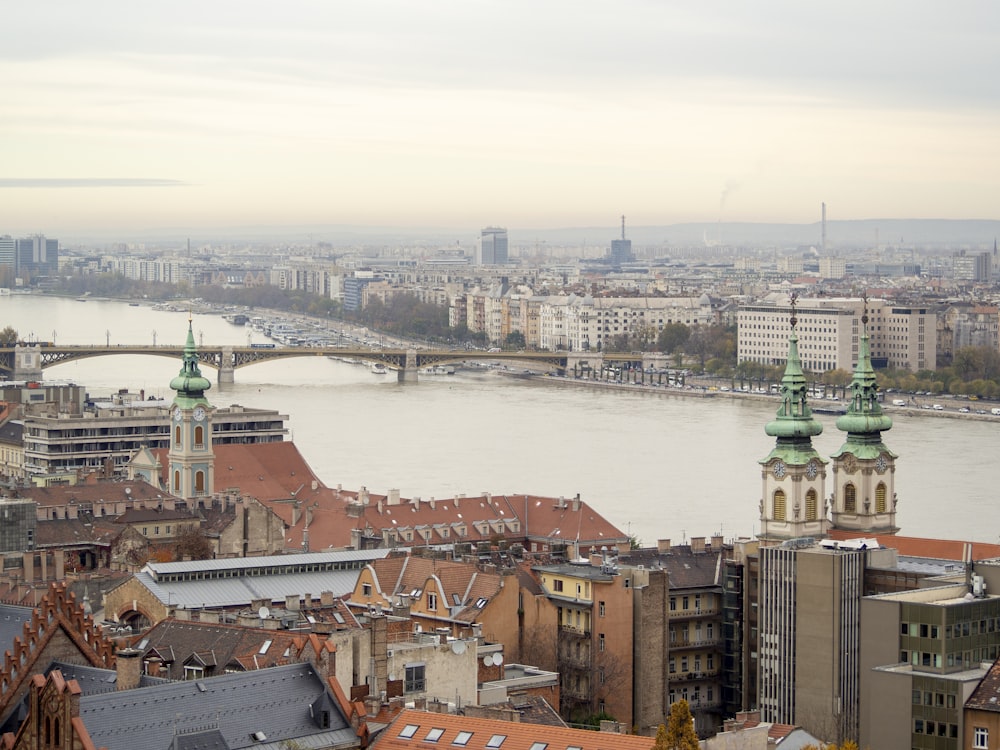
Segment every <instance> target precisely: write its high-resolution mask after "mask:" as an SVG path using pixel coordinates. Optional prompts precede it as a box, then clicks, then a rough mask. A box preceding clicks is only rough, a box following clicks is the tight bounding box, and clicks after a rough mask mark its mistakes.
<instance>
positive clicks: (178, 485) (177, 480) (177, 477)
mask: <svg viewBox="0 0 1000 750" xmlns="http://www.w3.org/2000/svg"><path fill="white" fill-rule="evenodd" d="M180 489H181V473H180V472H179V471H175V472H174V492H179V491H180Z"/></svg>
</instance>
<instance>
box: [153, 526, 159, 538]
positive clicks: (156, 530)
mask: <svg viewBox="0 0 1000 750" xmlns="http://www.w3.org/2000/svg"><path fill="white" fill-rule="evenodd" d="M159 535H160V527H159V526H154V527H153V536H159Z"/></svg>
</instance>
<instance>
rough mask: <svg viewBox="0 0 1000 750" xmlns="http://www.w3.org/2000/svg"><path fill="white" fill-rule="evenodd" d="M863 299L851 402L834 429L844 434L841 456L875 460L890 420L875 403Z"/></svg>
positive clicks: (875, 390) (881, 449) (875, 387)
mask: <svg viewBox="0 0 1000 750" xmlns="http://www.w3.org/2000/svg"><path fill="white" fill-rule="evenodd" d="M863 299H864V303H865V309H864V313H863V314H862V316H861V324H862V326H863V327H862V331H861V346H860V347H859V350H858V363H857V365H855V367H854V378H853V379H852V380H851V401H850V403H849V404H848V405H847V413H846V414H844V415H843V416H842V417H840V418H839V419H837V429H838V430H842V431H844V432H846V433H847V442H846V443H845V444H844V446H843V447H842V448H841V449H840V452H841V453H843V452H844V451H850V452H851V453H853V454H854V455H855V456H856V457H857V458H875V457H876V456H878V454H879V453H880V452H882V451H885V450H886V447H885V446H884V445H883V444H882V433H883V432H884V431H885V430H889V429H892V418H891V417H889V416H888V415H887V414H884V413H883V412H882V405H881V404H880V403H879V400H878V383H877V382H876V381H875V369H874V368H873V367H872V356H871V350H870V349H869V346H868V297H867V296H865V297H864V298H863Z"/></svg>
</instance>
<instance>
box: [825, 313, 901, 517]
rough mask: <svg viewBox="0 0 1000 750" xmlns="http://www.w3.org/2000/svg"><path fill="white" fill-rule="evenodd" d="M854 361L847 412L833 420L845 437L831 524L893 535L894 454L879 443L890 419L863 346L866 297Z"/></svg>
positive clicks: (835, 462)
mask: <svg viewBox="0 0 1000 750" xmlns="http://www.w3.org/2000/svg"><path fill="white" fill-rule="evenodd" d="M861 324H862V326H863V328H862V331H861V341H860V347H859V351H858V363H857V365H856V366H855V368H854V379H853V380H852V381H851V402H850V404H849V405H848V407H847V413H846V414H844V415H843V416H841V417H840V418H839V419H837V429H838V430H842V431H843V432H846V433H847V440H846V442H845V443H844V444H843V445H842V446H841V448H840V450H839V451H838V452H837V453H836V454H834V455H833V456H832V458H833V478H834V488H833V526H834V528H836V529H841V530H850V531H857V532H859V533H863V534H895V533H896V532H897V531H899V527H898V526H896V492H895V489H894V487H895V485H894V481H893V478H894V475H895V473H896V454H894V453H893V452H892V451H890V450H889V449H888V448H887V447H886V446H885V443H883V442H882V433H883V432H885V431H886V430H889V429H891V428H892V419H891V418H890V417H889V416H888V415H887V414H884V413H883V412H882V405H881V404H880V403H879V401H878V384H877V383H876V382H875V370H874V369H873V368H872V360H871V351H870V349H869V346H868V299H867V297H866V298H865V310H864V314H863V315H862V316H861Z"/></svg>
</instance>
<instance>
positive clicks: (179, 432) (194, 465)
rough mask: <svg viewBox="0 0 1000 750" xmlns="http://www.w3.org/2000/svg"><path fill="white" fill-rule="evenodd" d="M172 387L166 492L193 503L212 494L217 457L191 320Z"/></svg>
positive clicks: (206, 383)
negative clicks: (172, 397)
mask: <svg viewBox="0 0 1000 750" xmlns="http://www.w3.org/2000/svg"><path fill="white" fill-rule="evenodd" d="M170 387H171V388H172V389H173V390H175V391H177V395H176V396H174V402H173V405H172V406H171V407H170V450H169V451H168V452H167V463H168V473H167V487H166V489H167V491H168V492H170V493H171V494H172V495H175V496H177V497H182V498H184V499H186V500H187V499H192V498H196V497H204V496H207V495H210V494H211V493H212V490H213V487H214V483H215V454H214V452H213V451H212V405H211V404H210V403H208V399H207V398H205V391H207V390H208V389H209V388H211V387H212V384H211V383H210V382H209V381H208V379H207V378H205V377H204V376H202V374H201V370H200V369H199V367H198V350H197V348H196V347H195V344H194V331H193V330H192V328H191V320H190V318H189V319H188V334H187V341H186V342H185V344H184V362H183V365H182V366H181V371H180V372H179V373H178V374H177V377H175V378H174V379H173V380H171V381H170Z"/></svg>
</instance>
